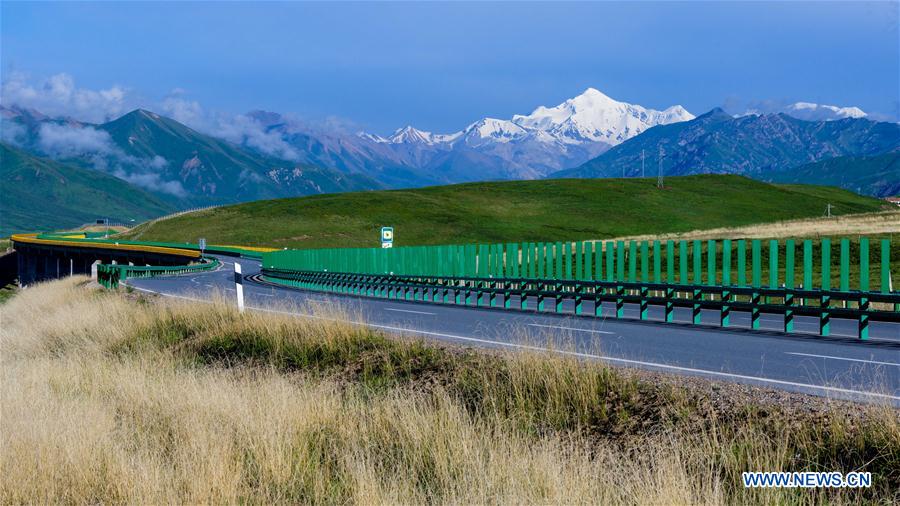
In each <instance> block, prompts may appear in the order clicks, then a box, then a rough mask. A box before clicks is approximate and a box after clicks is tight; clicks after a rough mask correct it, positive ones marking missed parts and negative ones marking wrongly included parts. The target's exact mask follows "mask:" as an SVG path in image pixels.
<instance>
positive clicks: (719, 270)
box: [262, 237, 900, 338]
mask: <svg viewBox="0 0 900 506" xmlns="http://www.w3.org/2000/svg"><path fill="white" fill-rule="evenodd" d="M873 244H874V247H873ZM262 263H263V276H264V277H265V278H266V279H269V280H271V281H274V282H279V283H283V284H288V285H290V286H299V287H302V288H310V289H325V290H331V289H330V288H328V287H330V286H339V287H345V286H346V283H345V281H342V280H343V279H344V278H340V279H341V280H338V281H335V279H333V278H331V277H330V276H338V277H340V276H351V277H352V276H363V278H359V279H356V278H354V279H356V281H354V283H356V284H357V285H359V286H367V287H369V288H367V290H369V291H373V292H378V293H381V292H379V290H376V288H375V287H376V286H381V285H379V283H386V285H384V286H390V285H391V284H392V283H400V284H402V285H404V286H408V287H409V288H408V289H409V290H414V291H415V290H422V289H426V290H435V289H441V290H442V289H444V288H443V287H446V286H457V287H462V288H460V289H469V290H475V292H476V293H478V294H487V296H491V297H493V296H495V295H496V294H505V295H504V296H506V297H507V300H508V294H510V293H512V294H514V295H515V294H518V296H519V297H521V296H522V295H523V294H535V295H534V297H538V296H539V297H541V303H540V306H541V309H542V304H543V298H545V297H550V298H553V299H554V300H557V304H558V305H559V304H561V302H559V301H560V300H562V299H567V298H572V299H573V300H575V301H576V304H575V307H576V313H577V312H579V311H580V307H581V305H580V301H581V298H582V297H586V296H589V297H591V298H594V299H596V300H598V301H614V302H616V305H617V315H616V316H622V314H621V311H622V304H624V303H626V302H631V303H635V304H639V305H640V313H641V315H642V317H644V315H645V314H646V311H647V305H648V304H651V303H657V304H661V305H663V306H665V308H666V320H667V321H670V320H669V318H670V316H669V315H670V311H671V310H672V309H673V308H674V307H678V306H686V307H691V308H692V309H693V316H692V322H694V323H699V320H700V313H701V309H705V308H712V309H718V310H720V312H721V319H720V322H719V323H720V325H722V326H727V325H728V323H729V315H730V313H731V311H732V310H733V309H739V308H743V309H746V310H748V311H749V312H750V313H751V328H758V327H759V317H760V314H761V313H762V312H774V313H778V314H783V315H784V317H785V323H784V330H785V331H786V332H791V331H793V321H794V320H793V318H794V315H815V316H818V317H819V320H820V323H821V325H820V329H819V331H820V334H821V335H828V334H829V332H830V320H831V317H832V315H840V316H841V317H846V318H853V319H858V320H859V322H860V323H859V336H860V337H861V338H866V337H868V321H869V319H870V318H872V317H874V318H876V319H887V320H889V321H894V319H898V320H900V293H898V292H895V291H894V290H893V280H892V277H891V243H890V240H888V239H880V240H877V241H872V240H870V239H869V238H865V237H862V238H859V239H858V240H855V241H851V240H849V239H846V238H843V239H839V240H835V241H832V239H827V238H826V239H820V240H815V241H814V240H811V239H807V240H799V241H798V240H794V239H788V240H785V241H778V240H768V241H763V240H759V239H753V240H731V239H724V240H704V241H701V240H692V241H686V240H680V241H675V240H669V241H657V240H653V241H627V242H626V241H605V242H555V243H542V242H525V243H506V244H467V245H446V246H412V247H401V248H386V249H379V248H357V249H319V250H286V251H275V252H270V253H265V254H263V258H262ZM379 280H380V281H379ZM384 280H387V281H384ZM423 280H424V281H423ZM851 280H852V281H853V283H851ZM298 283H299V284H298ZM335 283H336V285H335ZM466 287H467V288H466ZM388 290H389V289H388ZM454 290H455V288H454ZM332 291H334V290H332ZM336 291H341V289H338V290H336ZM382 291H383V290H382ZM650 292H653V293H650ZM384 296H390V295H389V293H388V292H385V293H384ZM479 296H480V295H479ZM528 296H531V295H528ZM873 302H874V303H877V304H878V307H877V308H876V307H873V306H872V303H873ZM597 311H598V312H599V309H597Z"/></svg>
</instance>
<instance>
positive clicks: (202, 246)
mask: <svg viewBox="0 0 900 506" xmlns="http://www.w3.org/2000/svg"><path fill="white" fill-rule="evenodd" d="M199 246H200V255H201V256H202V255H203V250H205V249H206V238H205V237H201V238H200V241H199Z"/></svg>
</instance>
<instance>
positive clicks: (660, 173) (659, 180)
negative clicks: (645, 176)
mask: <svg viewBox="0 0 900 506" xmlns="http://www.w3.org/2000/svg"><path fill="white" fill-rule="evenodd" d="M663 154H664V153H663V147H662V144H660V145H659V162H658V163H659V168H658V169H657V172H656V187H657V188H662V187H663V186H664V184H663V183H664V181H663V166H662V159H663Z"/></svg>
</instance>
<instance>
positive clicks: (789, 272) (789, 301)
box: [784, 239, 795, 332]
mask: <svg viewBox="0 0 900 506" xmlns="http://www.w3.org/2000/svg"><path fill="white" fill-rule="evenodd" d="M794 274H795V273H794V240H793V239H788V240H787V241H786V242H785V246H784V287H785V292H784V331H785V332H793V331H794V294H793V293H790V290H793V289H794Z"/></svg>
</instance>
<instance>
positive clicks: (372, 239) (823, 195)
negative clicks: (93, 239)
mask: <svg viewBox="0 0 900 506" xmlns="http://www.w3.org/2000/svg"><path fill="white" fill-rule="evenodd" d="M655 185H656V181H655V180H650V179H561V180H542V181H508V182H496V183H471V184H460V185H452V186H438V187H431V188H421V189H415V190H396V191H372V192H358V193H344V194H335V195H318V196H312V197H302V198H291V199H279V200H265V201H257V202H250V203H246V204H240V205H234V206H226V207H220V208H216V209H212V210H208V211H202V212H197V213H190V214H186V215H182V216H178V217H175V218H172V219H167V220H162V221H158V222H155V223H153V224H147V225H142V226H139V227H137V228H136V229H134V230H132V231H130V232H128V233H126V234H124V235H123V237H140V239H141V240H162V241H175V242H184V241H191V242H196V240H197V239H198V238H199V237H205V238H207V240H208V241H210V242H211V243H219V244H245V245H265V246H272V247H279V248H280V247H289V248H318V247H363V246H371V247H375V246H378V240H379V233H378V230H379V228H380V227H381V226H385V225H390V226H393V227H394V228H395V234H396V240H395V243H396V244H397V245H398V246H402V245H414V244H453V243H471V242H506V241H556V240H587V239H604V238H611V237H620V236H628V235H636V234H667V233H679V232H688V231H691V230H698V229H708V228H716V227H738V226H745V225H753V224H761V223H773V222H778V221H783V220H791V219H800V218H811V217H817V216H822V215H823V214H824V212H825V208H826V205H827V204H829V203H830V204H832V205H833V206H834V209H833V212H834V213H835V214H838V215H846V214H854V213H867V212H875V211H880V210H881V209H882V208H883V207H884V206H885V204H884V202H883V201H879V200H877V199H872V198H868V197H861V196H859V195H856V194H854V193H851V192H847V191H844V190H839V189H836V188H829V187H820V186H803V185H773V184H768V183H762V182H758V181H753V180H750V179H747V178H743V177H739V176H720V175H703V176H687V177H678V178H669V179H667V180H666V185H667V187H666V189H664V190H660V189H657V188H656V186H655Z"/></svg>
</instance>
